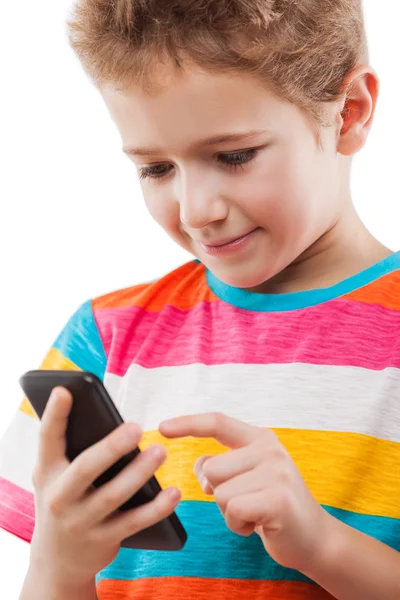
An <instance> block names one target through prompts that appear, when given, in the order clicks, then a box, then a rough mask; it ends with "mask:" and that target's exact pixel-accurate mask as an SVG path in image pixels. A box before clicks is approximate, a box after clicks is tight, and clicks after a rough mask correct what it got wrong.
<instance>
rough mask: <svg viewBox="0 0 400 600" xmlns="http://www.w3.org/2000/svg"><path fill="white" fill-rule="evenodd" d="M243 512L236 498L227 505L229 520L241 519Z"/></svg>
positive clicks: (226, 513) (226, 514)
mask: <svg viewBox="0 0 400 600" xmlns="http://www.w3.org/2000/svg"><path fill="white" fill-rule="evenodd" d="M241 512H242V511H241V508H240V506H239V505H238V503H237V501H236V498H232V500H230V501H229V502H228V503H227V505H226V509H225V516H226V517H227V518H229V519H240V517H241Z"/></svg>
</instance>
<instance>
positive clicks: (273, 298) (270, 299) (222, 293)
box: [207, 251, 400, 312]
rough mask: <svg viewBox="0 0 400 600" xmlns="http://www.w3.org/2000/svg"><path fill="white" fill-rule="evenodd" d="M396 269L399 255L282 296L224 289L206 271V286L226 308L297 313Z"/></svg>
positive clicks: (214, 277) (238, 289)
mask: <svg viewBox="0 0 400 600" xmlns="http://www.w3.org/2000/svg"><path fill="white" fill-rule="evenodd" d="M398 269H400V251H399V252H396V253H394V254H392V255H391V256H388V257H387V258H385V259H384V260H382V261H380V262H379V263H377V264H376V265H373V266H372V267H370V268H368V269H366V270H364V271H362V272H361V273H358V274H357V275H354V276H353V277H349V278H348V279H345V280H344V281H341V282H340V283H338V284H336V285H334V286H332V287H329V288H322V289H316V290H310V291H304V292H293V293H286V294H256V293H254V292H250V291H249V290H243V289H240V288H235V287H232V286H230V285H227V284H226V283H224V282H223V281H220V280H219V279H218V278H217V277H216V276H215V275H214V274H213V273H212V272H211V271H209V270H208V269H207V282H208V285H209V286H210V288H211V290H212V291H213V292H214V294H215V295H216V296H218V298H220V299H221V300H223V301H224V302H227V303H228V304H232V305H233V306H237V307H238V308H241V309H244V310H253V311H256V312H277V311H286V310H299V309H302V308H307V307H309V306H316V305H317V304H322V303H323V302H327V301H329V300H334V299H335V298H340V297H341V296H344V295H345V294H350V293H351V292H354V291H355V290H358V289H360V288H362V287H364V286H366V285H368V284H370V283H372V282H373V281H376V280H378V279H380V278H381V277H383V276H384V275H388V274H389V273H393V272H394V271H397V270H398Z"/></svg>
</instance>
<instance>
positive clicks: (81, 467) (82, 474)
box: [73, 454, 91, 480]
mask: <svg viewBox="0 0 400 600" xmlns="http://www.w3.org/2000/svg"><path fill="white" fill-rule="evenodd" d="M86 459H87V455H83V454H82V455H81V456H79V457H78V458H76V459H75V461H74V463H73V464H74V475H75V477H76V478H77V479H79V480H86V479H88V478H90V476H91V468H90V465H89V464H88V462H87V460H86Z"/></svg>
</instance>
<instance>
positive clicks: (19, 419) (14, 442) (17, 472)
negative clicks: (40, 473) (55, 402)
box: [0, 410, 40, 492]
mask: <svg viewBox="0 0 400 600" xmlns="http://www.w3.org/2000/svg"><path fill="white" fill-rule="evenodd" d="M39 431H40V421H39V420H38V419H34V418H33V417H31V416H29V415H27V414H26V413H23V412H22V411H20V410H18V411H17V412H16V413H15V415H14V417H13V418H12V421H11V423H10V425H9V426H8V428H7V430H6V433H5V434H4V436H3V437H2V439H1V444H0V477H4V479H7V480H8V481H11V482H12V483H15V485H18V486H19V487H22V488H23V489H25V490H28V491H29V492H33V485H32V473H33V469H34V466H35V464H36V458H37V452H38V446H39V444H38V443H39Z"/></svg>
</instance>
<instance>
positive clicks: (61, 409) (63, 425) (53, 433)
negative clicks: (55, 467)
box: [38, 387, 72, 466]
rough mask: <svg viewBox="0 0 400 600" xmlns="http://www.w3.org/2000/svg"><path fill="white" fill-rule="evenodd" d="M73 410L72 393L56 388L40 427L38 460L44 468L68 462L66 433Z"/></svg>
mask: <svg viewBox="0 0 400 600" xmlns="http://www.w3.org/2000/svg"><path fill="white" fill-rule="evenodd" d="M71 408H72V395H71V393H70V392H69V391H68V390H67V389H65V388H63V387H56V388H54V390H53V391H52V393H51V395H50V398H49V400H48V402H47V404H46V408H45V410H44V412H43V416H42V419H41V425H40V438H39V449H38V460H39V463H40V464H41V465H42V466H49V465H51V464H54V463H56V462H59V461H60V460H62V459H64V460H66V454H65V452H66V431H67V425H68V417H69V414H70V412H71Z"/></svg>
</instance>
